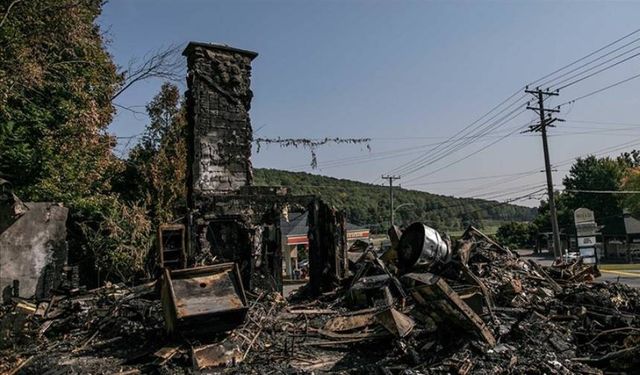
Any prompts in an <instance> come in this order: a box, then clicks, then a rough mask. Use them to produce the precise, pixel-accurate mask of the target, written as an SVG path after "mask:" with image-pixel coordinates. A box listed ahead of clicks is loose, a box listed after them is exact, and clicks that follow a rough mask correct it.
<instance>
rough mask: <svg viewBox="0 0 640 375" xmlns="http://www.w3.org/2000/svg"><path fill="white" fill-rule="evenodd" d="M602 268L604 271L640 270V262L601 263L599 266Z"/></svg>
mask: <svg viewBox="0 0 640 375" xmlns="http://www.w3.org/2000/svg"><path fill="white" fill-rule="evenodd" d="M598 268H600V269H601V270H604V271H630V270H640V263H623V264H606V263H605V264H602V263H601V264H600V265H599V266H598Z"/></svg>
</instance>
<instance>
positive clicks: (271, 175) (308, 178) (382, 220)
mask: <svg viewBox="0 0 640 375" xmlns="http://www.w3.org/2000/svg"><path fill="white" fill-rule="evenodd" d="M254 173H255V184H256V185H270V186H286V187H289V188H290V189H291V192H292V193H294V194H318V195H320V196H321V197H322V198H323V199H325V200H327V201H329V202H331V203H332V204H333V205H335V206H336V207H340V208H342V209H344V210H345V211H346V212H347V217H348V220H349V221H350V222H352V223H355V224H360V225H367V226H370V227H375V226H376V225H379V224H384V227H386V223H387V222H388V218H389V188H388V187H385V186H377V185H371V184H366V183H362V182H356V181H351V180H344V179H337V178H331V177H324V176H319V175H313V174H309V173H303V172H288V171H281V170H276V169H255V170H254ZM403 203H411V204H412V205H407V206H404V207H401V208H400V209H398V210H397V211H396V223H397V224H407V223H410V222H414V221H422V222H425V223H428V224H429V225H431V226H433V227H436V228H439V229H442V230H458V229H462V228H464V227H466V226H467V225H469V224H474V225H476V226H483V225H495V224H499V223H502V222H506V221H529V220H532V219H533V218H534V216H535V215H536V212H537V211H536V209H534V208H529V207H523V206H516V205H511V204H501V203H499V202H495V201H486V200H482V199H470V198H454V197H449V196H443V195H436V194H430V193H425V192H422V191H416V190H406V189H396V190H395V206H396V207H398V206H399V205H401V204H403Z"/></svg>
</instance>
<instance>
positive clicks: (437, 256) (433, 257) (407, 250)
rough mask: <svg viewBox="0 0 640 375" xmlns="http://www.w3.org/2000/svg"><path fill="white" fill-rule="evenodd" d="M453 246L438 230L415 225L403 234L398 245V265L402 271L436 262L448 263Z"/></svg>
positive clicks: (418, 224) (420, 224) (419, 224)
mask: <svg viewBox="0 0 640 375" xmlns="http://www.w3.org/2000/svg"><path fill="white" fill-rule="evenodd" d="M450 259H451V246H450V245H449V243H448V242H447V241H445V239H443V238H442V236H441V235H440V233H438V231H437V230H435V229H433V228H430V227H428V226H426V225H424V224H422V223H413V224H411V225H410V226H409V227H408V228H407V229H405V230H404V232H402V237H401V238H400V244H399V245H398V263H399V266H400V267H401V268H402V269H405V270H408V269H410V268H411V267H413V266H426V265H429V264H431V263H433V262H435V261H440V262H448V261H449V260H450Z"/></svg>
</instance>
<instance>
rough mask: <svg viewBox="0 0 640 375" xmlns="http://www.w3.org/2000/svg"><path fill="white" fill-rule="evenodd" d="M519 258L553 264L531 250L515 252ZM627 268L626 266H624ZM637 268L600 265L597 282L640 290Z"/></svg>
mask: <svg viewBox="0 0 640 375" xmlns="http://www.w3.org/2000/svg"><path fill="white" fill-rule="evenodd" d="M516 251H517V252H518V254H520V256H521V257H523V258H526V259H532V260H534V261H535V262H536V263H538V264H540V265H542V266H550V265H551V263H553V257H550V256H548V255H547V254H545V255H539V254H533V253H532V251H531V250H516ZM625 266H627V265H625ZM636 266H637V268H635V267H633V265H631V266H630V268H629V267H625V269H624V270H617V269H615V268H617V267H616V266H615V265H609V264H602V265H600V267H599V269H600V273H601V274H602V276H600V277H599V278H598V279H597V281H609V282H619V283H623V284H627V285H629V286H633V287H636V288H640V264H637V265H636Z"/></svg>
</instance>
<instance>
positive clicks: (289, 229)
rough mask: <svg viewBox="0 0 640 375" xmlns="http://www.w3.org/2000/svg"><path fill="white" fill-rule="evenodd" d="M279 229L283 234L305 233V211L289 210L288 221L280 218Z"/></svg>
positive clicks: (306, 230) (297, 234) (298, 234)
mask: <svg viewBox="0 0 640 375" xmlns="http://www.w3.org/2000/svg"><path fill="white" fill-rule="evenodd" d="M280 230H281V231H282V235H284V236H302V235H305V236H306V235H307V232H308V231H309V230H308V229H307V213H306V212H290V213H289V221H288V222H287V221H286V220H284V219H280Z"/></svg>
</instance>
